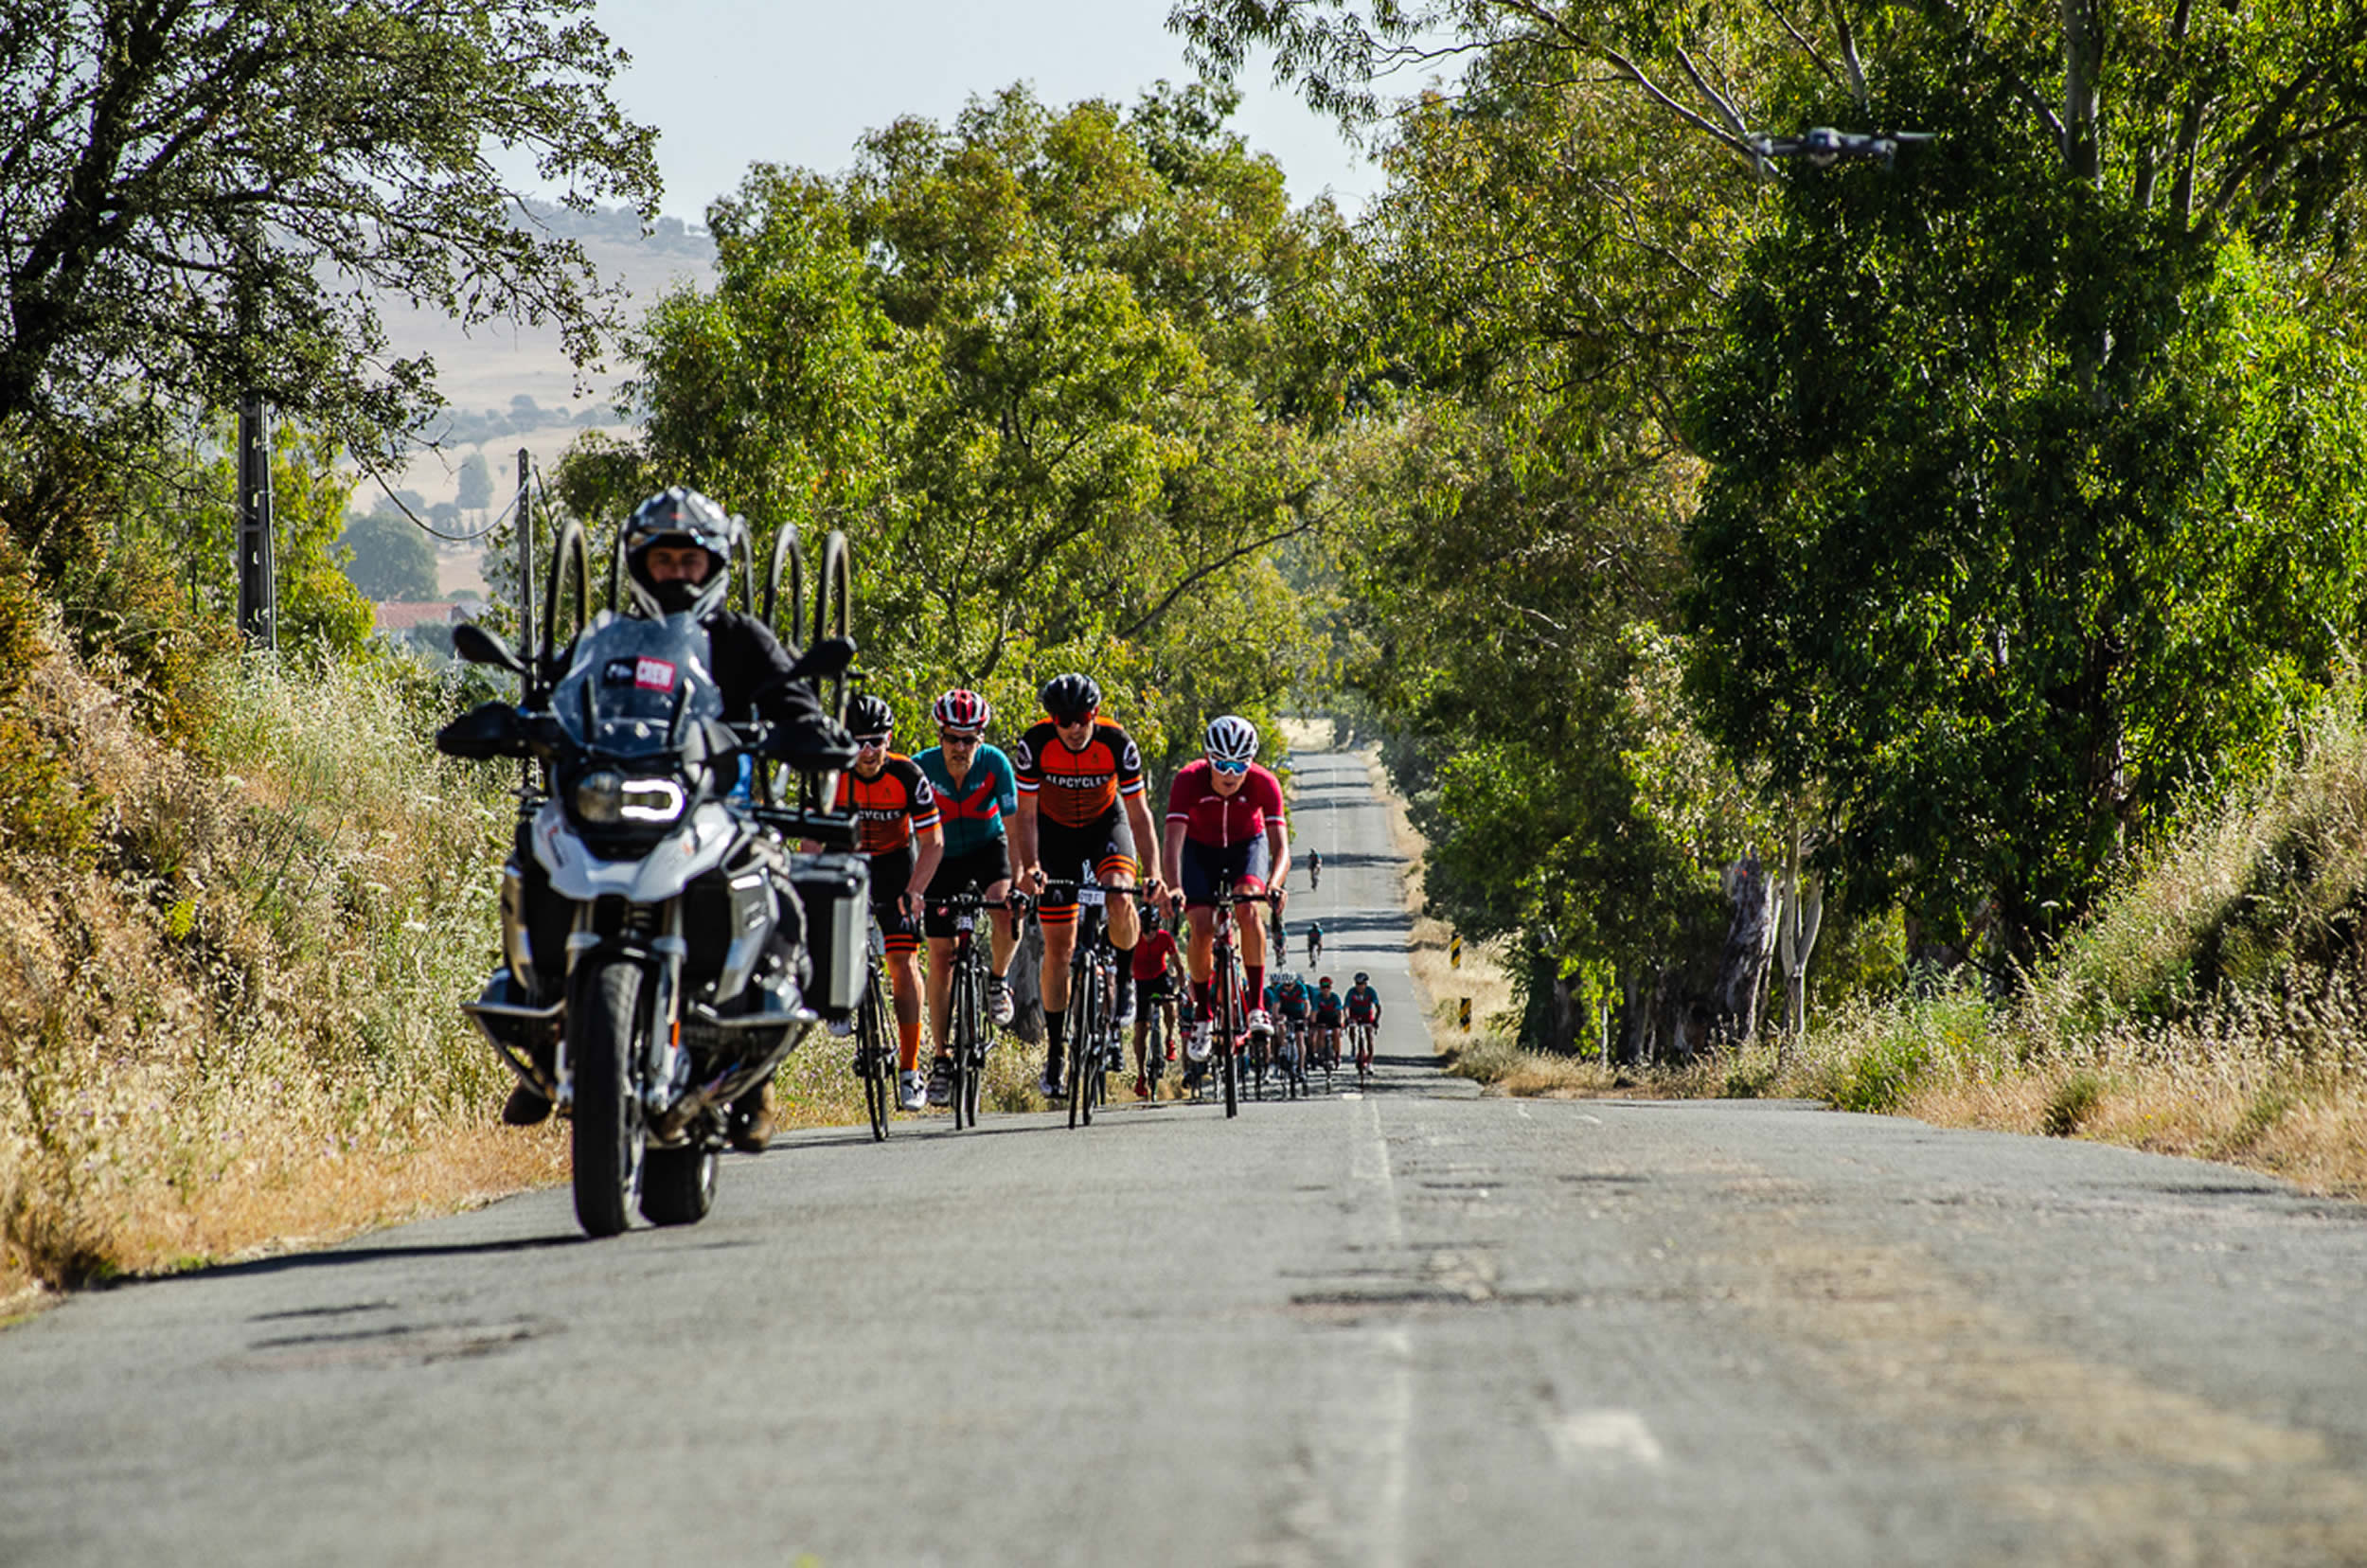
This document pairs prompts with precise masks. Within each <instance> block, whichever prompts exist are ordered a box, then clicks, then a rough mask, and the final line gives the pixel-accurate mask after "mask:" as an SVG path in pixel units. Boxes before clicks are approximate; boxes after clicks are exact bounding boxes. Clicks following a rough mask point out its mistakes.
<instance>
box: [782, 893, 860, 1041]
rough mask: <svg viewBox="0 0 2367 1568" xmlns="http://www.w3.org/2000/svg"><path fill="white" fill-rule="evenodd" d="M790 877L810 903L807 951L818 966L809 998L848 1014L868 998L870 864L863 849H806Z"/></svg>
mask: <svg viewBox="0 0 2367 1568" xmlns="http://www.w3.org/2000/svg"><path fill="white" fill-rule="evenodd" d="M789 880H790V882H791V883H792V885H794V886H795V887H796V889H797V900H798V901H799V902H800V903H802V904H804V905H805V906H806V952H807V955H808V958H809V961H810V963H811V964H812V966H813V983H812V985H811V986H810V987H809V988H808V989H807V992H806V997H807V1001H808V1002H809V1003H810V1005H811V1006H812V1007H813V1009H814V1010H815V1011H816V1012H819V1013H821V1014H822V1015H823V1016H824V1017H826V1018H832V1017H835V1018H844V1017H846V1016H847V1015H849V1014H851V1013H852V1012H853V1011H854V1010H855V1007H856V1004H857V1003H859V1002H861V1001H862V1000H863V968H864V965H865V964H866V963H867V962H868V959H869V951H868V948H869V943H868V938H869V935H870V930H871V866H870V864H869V863H868V862H867V861H865V860H864V859H863V857H862V856H861V855H801V856H799V857H798V858H797V859H796V861H795V862H794V863H793V864H792V865H791V867H790V873H789Z"/></svg>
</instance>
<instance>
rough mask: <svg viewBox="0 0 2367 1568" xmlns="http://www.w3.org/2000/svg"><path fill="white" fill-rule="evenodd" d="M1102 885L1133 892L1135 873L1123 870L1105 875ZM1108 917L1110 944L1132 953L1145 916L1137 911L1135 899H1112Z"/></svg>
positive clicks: (1119, 949)
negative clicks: (1113, 874) (1111, 874)
mask: <svg viewBox="0 0 2367 1568" xmlns="http://www.w3.org/2000/svg"><path fill="white" fill-rule="evenodd" d="M1101 885H1102V886H1104V887H1106V888H1109V889H1110V890H1111V891H1112V892H1116V891H1118V890H1119V889H1121V888H1122V889H1124V890H1125V891H1126V892H1128V893H1132V892H1133V891H1134V873H1133V872H1131V871H1121V872H1119V873H1117V874H1116V875H1115V876H1109V877H1104V878H1102V879H1101ZM1108 918H1109V928H1110V945H1111V946H1112V947H1113V948H1115V949H1117V950H1118V951H1119V952H1120V953H1131V952H1132V951H1133V950H1134V943H1135V942H1136V941H1137V940H1138V939H1140V937H1141V936H1142V934H1143V918H1142V916H1141V915H1140V914H1138V913H1137V912H1136V911H1135V908H1134V900H1132V899H1130V898H1126V899H1112V900H1110V904H1109V916H1108Z"/></svg>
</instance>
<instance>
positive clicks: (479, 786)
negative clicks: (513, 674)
mask: <svg viewBox="0 0 2367 1568" xmlns="http://www.w3.org/2000/svg"><path fill="white" fill-rule="evenodd" d="M421 695H422V694H421V693H419V692H418V690H416V689H415V688H413V687H411V686H409V685H408V684H407V682H406V680H405V678H403V677H401V676H400V675H399V674H397V673H395V672H392V671H388V670H378V671H365V670H329V671H319V670H296V669H283V668H276V667H275V666H273V665H271V664H269V663H249V664H245V665H241V666H238V667H235V668H227V669H225V670H224V671H222V678H221V681H220V684H219V686H218V689H217V690H216V692H215V694H214V696H215V704H216V705H215V709H214V712H215V716H216V723H215V726H214V729H213V732H212V733H211V734H210V735H209V737H208V740H207V743H208V748H209V751H210V754H211V756H210V759H205V760H201V759H199V758H197V757H191V756H189V755H187V754H186V753H182V752H179V751H175V750H171V749H169V748H167V747H165V746H163V745H160V744H159V743H158V742H157V741H156V740H155V739H153V738H152V737H151V735H149V734H148V732H146V731H145V730H143V729H142V728H141V727H140V726H139V725H137V724H136V723H135V722H133V721H132V719H131V718H130V716H129V715H128V713H127V712H126V704H124V703H122V702H121V701H119V700H118V699H117V698H116V695H115V694H114V693H113V692H112V691H110V690H109V689H108V688H107V687H105V686H102V685H100V684H99V683H98V682H96V681H94V680H92V679H91V678H90V677H88V676H87V675H85V674H84V673H82V672H81V671H80V669H79V668H77V667H76V666H75V665H74V664H73V663H72V661H71V660H69V659H67V658H66V657H64V656H63V655H62V654H59V653H56V652H54V651H53V652H52V653H51V655H50V656H49V657H47V658H46V659H44V661H43V662H42V663H41V665H40V667H39V668H38V669H37V670H36V671H35V673H34V676H33V678H32V680H31V681H30V682H29V683H28V684H27V686H26V688H25V690H24V692H23V693H22V694H21V696H20V698H19V699H18V700H17V701H18V702H19V704H21V706H22V708H23V710H24V711H25V712H26V713H27V715H28V717H29V720H30V722H32V723H33V724H34V725H35V726H36V727H37V728H38V729H39V730H40V731H41V732H42V733H43V734H44V736H46V737H48V738H49V739H50V740H51V742H52V743H53V744H54V745H55V746H56V747H57V749H58V752H59V754H60V755H61V756H62V757H65V758H67V759H69V761H70V764H71V767H72V769H73V771H74V773H75V774H76V775H77V781H78V783H79V785H80V789H81V790H83V791H84V792H86V793H87V795H88V796H89V797H90V798H92V799H94V800H96V801H98V802H102V803H103V806H102V809H101V821H100V823H99V825H98V831H97V832H96V833H95V834H94V836H93V838H92V841H91V845H90V846H89V847H87V848H86V849H85V850H84V851H83V852H81V853H80V854H73V855H40V854H33V853H28V852H26V851H24V850H22V849H20V850H19V851H18V852H16V853H14V854H12V855H10V856H9V857H8V858H7V859H6V860H5V861H0V1295H14V1294H18V1293H21V1292H23V1291H24V1290H25V1289H26V1288H27V1287H28V1286H32V1285H36V1284H37V1285H40V1286H43V1287H48V1288H60V1287H69V1286H73V1285H76V1284H80V1283H82V1282H85V1281H89V1280H93V1279H101V1278H105V1277H107V1276H110V1275H114V1274H144V1273H150V1272H153V1271H157V1270H163V1269H170V1268H175V1267H180V1266H185V1265H187V1264H188V1263H191V1262H195V1261H202V1260H205V1259H209V1258H217V1257H223V1256H240V1255H242V1254H245V1253H247V1252H249V1251H252V1250H254V1249H256V1248H258V1247H267V1246H271V1245H276V1244H287V1243H288V1242H289V1241H290V1240H291V1238H298V1237H301V1238H323V1237H329V1236H336V1235H345V1234H350V1233H351V1232H353V1231H356V1230H360V1229H363V1228H365V1227H367V1226H369V1225H372V1224H377V1223H381V1222H383V1221H388V1220H391V1219H397V1218H403V1217H408V1216H411V1215H414V1214H418V1213H421V1212H426V1211H428V1210H431V1209H443V1208H451V1207H456V1206H461V1205H463V1204H466V1203H471V1202H473V1201H476V1200H478V1199H479V1198H481V1197H482V1196H483V1195H485V1194H487V1193H489V1192H493V1191H502V1190H510V1189H514V1188H516V1187H518V1186H521V1185H527V1184H529V1183H533V1182H537V1181H546V1180H548V1179H549V1177H550V1173H551V1168H552V1161H553V1157H554V1156H553V1152H552V1147H551V1146H550V1145H549V1144H548V1142H547V1141H544V1140H538V1139H535V1138H525V1139H518V1138H510V1139H506V1140H504V1139H496V1138H491V1137H489V1136H488V1129H489V1126H490V1125H491V1122H492V1116H493V1112H494V1110H495V1109H496V1108H497V1107H498V1106H499V1104H500V1099H501V1096H502V1094H503V1093H504V1092H506V1090H507V1072H506V1071H505V1070H504V1069H503V1068H502V1067H501V1066H500V1064H499V1063H498V1062H497V1061H495V1060H494V1059H493V1058H492V1056H491V1054H490V1053H489V1052H488V1051H487V1050H486V1049H485V1048H484V1047H483V1046H482V1045H481V1044H480V1043H479V1042H477V1041H476V1040H475V1039H474V1038H473V1034H472V1031H470V1030H468V1029H467V1028H466V1027H465V1025H463V1023H462V1021H461V1019H460V1017H459V1015H458V1013H457V1012H456V1010H455V1009H454V1003H455V1002H456V1001H457V1000H458V999H459V997H460V996H461V995H462V994H463V993H464V992H465V991H466V990H467V989H470V988H472V987H473V986H474V985H475V984H476V983H478V982H479V981H480V980H481V979H482V977H483V974H484V971H485V970H486V968H487V967H488V959H489V954H490V953H491V951H492V932H493V925H492V920H493V902H492V873H493V868H494V865H495V864H496V860H497V856H498V852H499V846H500V843H501V841H502V839H503V837H504V836H505V834H506V829H507V802H506V801H504V800H503V799H502V798H501V797H500V795H499V793H498V781H496V780H491V779H484V778H473V777H471V776H469V775H466V774H464V773H462V772H461V771H460V770H458V769H457V768H455V767H454V766H453V765H451V764H448V763H446V762H444V761H443V760H442V759H440V758H438V757H436V756H435V755H434V753H433V752H432V751H431V750H430V749H429V748H428V747H427V746H426V744H425V743H424V742H423V740H422V739H421V734H422V730H423V727H424V726H423V724H422V722H421V715H420V711H419V706H418V704H419V701H420V698H421Z"/></svg>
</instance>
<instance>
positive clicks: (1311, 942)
mask: <svg viewBox="0 0 2367 1568" xmlns="http://www.w3.org/2000/svg"><path fill="white" fill-rule="evenodd" d="M1307 961H1308V963H1310V964H1320V963H1322V962H1323V961H1324V927H1323V922H1322V921H1320V920H1309V921H1308V924H1307Z"/></svg>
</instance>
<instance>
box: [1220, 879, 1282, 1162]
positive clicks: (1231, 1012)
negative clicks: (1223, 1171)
mask: <svg viewBox="0 0 2367 1568" xmlns="http://www.w3.org/2000/svg"><path fill="white" fill-rule="evenodd" d="M1252 901H1255V902H1261V903H1265V904H1267V905H1269V906H1271V905H1272V901H1273V895H1272V893H1251V894H1243V893H1240V892H1237V890H1236V889H1235V887H1234V885H1233V884H1232V883H1231V882H1226V883H1225V884H1224V885H1223V886H1221V887H1219V888H1218V889H1217V899H1216V904H1215V909H1216V922H1215V924H1216V929H1215V932H1214V933H1213V935H1214V936H1215V938H1216V943H1215V947H1214V949H1213V951H1212V953H1211V955H1210V963H1211V968H1210V970H1209V974H1208V1012H1209V1015H1210V1016H1209V1017H1208V1018H1207V1019H1206V1020H1205V1022H1206V1023H1207V1024H1208V1025H1209V1033H1210V1035H1211V1036H1212V1037H1213V1039H1212V1042H1211V1043H1212V1045H1213V1046H1214V1047H1215V1049H1214V1052H1213V1053H1212V1060H1216V1061H1218V1062H1219V1063H1220V1064H1221V1065H1220V1067H1219V1071H1221V1072H1222V1073H1223V1075H1224V1114H1226V1115H1227V1116H1235V1115H1238V1114H1240V1098H1241V1056H1240V1043H1241V1036H1242V1035H1243V1034H1245V1033H1247V1032H1248V1028H1249V1011H1250V1009H1249V1007H1248V1005H1247V1000H1246V999H1245V998H1244V997H1243V996H1242V994H1241V990H1242V975H1241V968H1240V963H1239V957H1238V953H1237V950H1236V949H1235V947H1234V945H1233V937H1234V932H1233V919H1234V910H1235V909H1236V908H1237V907H1238V906H1239V905H1241V904H1243V903H1248V902H1252Z"/></svg>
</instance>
